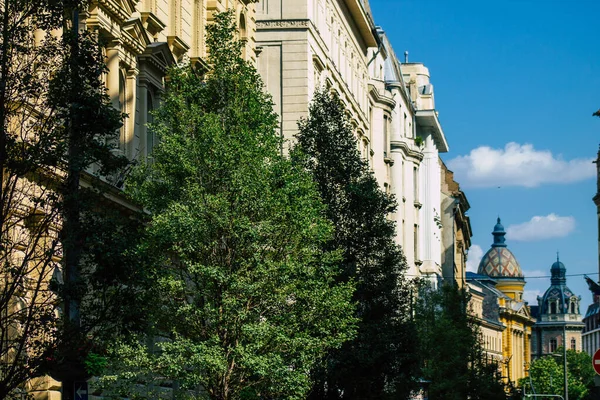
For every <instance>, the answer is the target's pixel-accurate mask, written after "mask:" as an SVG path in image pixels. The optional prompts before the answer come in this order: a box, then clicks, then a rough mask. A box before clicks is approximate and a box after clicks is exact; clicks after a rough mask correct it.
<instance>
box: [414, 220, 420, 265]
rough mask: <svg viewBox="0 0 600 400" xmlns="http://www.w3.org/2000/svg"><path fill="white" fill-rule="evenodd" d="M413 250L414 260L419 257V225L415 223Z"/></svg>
mask: <svg viewBox="0 0 600 400" xmlns="http://www.w3.org/2000/svg"><path fill="white" fill-rule="evenodd" d="M413 236H414V237H413V241H414V243H413V246H414V248H413V250H414V252H415V261H416V260H418V259H419V225H417V224H415V227H414V230H413Z"/></svg>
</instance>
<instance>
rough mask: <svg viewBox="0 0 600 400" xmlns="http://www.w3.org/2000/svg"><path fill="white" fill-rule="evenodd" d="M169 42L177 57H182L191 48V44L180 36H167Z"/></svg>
mask: <svg viewBox="0 0 600 400" xmlns="http://www.w3.org/2000/svg"><path fill="white" fill-rule="evenodd" d="M167 43H168V44H169V48H170V49H171V52H172V53H173V54H174V55H175V57H176V58H179V57H181V56H182V55H184V54H185V53H186V52H187V51H188V50H189V49H190V46H189V45H188V44H187V43H186V42H184V41H183V39H181V38H180V37H179V36H167Z"/></svg>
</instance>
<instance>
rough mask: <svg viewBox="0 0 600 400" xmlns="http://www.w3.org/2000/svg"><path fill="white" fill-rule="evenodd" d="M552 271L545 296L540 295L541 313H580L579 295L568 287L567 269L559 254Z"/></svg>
mask: <svg viewBox="0 0 600 400" xmlns="http://www.w3.org/2000/svg"><path fill="white" fill-rule="evenodd" d="M550 271H551V272H552V277H551V278H550V287H549V288H548V290H546V293H544V296H542V297H538V303H539V305H540V314H563V313H565V312H566V313H571V314H577V313H579V297H578V296H576V295H575V294H574V293H573V291H572V290H571V289H569V288H568V287H567V277H566V272H567V269H566V268H565V265H564V264H563V263H561V262H560V261H559V260H558V256H557V257H556V262H555V263H554V264H552V267H551V268H550Z"/></svg>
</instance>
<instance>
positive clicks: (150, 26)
mask: <svg viewBox="0 0 600 400" xmlns="http://www.w3.org/2000/svg"><path fill="white" fill-rule="evenodd" d="M141 15H142V24H144V28H146V30H147V31H148V32H149V33H150V34H151V35H152V36H156V35H158V34H159V33H160V32H162V31H163V29H165V28H166V27H167V25H166V24H165V23H164V22H162V21H161V20H160V19H159V18H158V17H157V16H156V15H155V14H154V13H151V12H142V13H141Z"/></svg>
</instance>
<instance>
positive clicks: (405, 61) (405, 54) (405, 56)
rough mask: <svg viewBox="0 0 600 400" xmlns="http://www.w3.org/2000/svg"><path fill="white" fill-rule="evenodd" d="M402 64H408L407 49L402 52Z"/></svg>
mask: <svg viewBox="0 0 600 400" xmlns="http://www.w3.org/2000/svg"><path fill="white" fill-rule="evenodd" d="M404 64H408V50H406V51H405V52H404Z"/></svg>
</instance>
